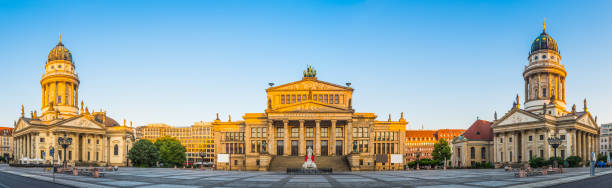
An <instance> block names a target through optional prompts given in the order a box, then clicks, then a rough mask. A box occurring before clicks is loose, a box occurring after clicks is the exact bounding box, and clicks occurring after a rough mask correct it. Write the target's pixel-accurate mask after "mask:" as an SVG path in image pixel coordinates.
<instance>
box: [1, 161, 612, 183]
mask: <svg viewBox="0 0 612 188" xmlns="http://www.w3.org/2000/svg"><path fill="white" fill-rule="evenodd" d="M0 171H2V172H6V173H11V174H15V175H21V176H26V177H31V178H35V179H40V180H46V181H52V178H51V173H50V172H44V170H43V169H42V168H12V167H8V166H2V167H0ZM610 173H612V170H608V169H598V170H597V175H604V174H610ZM588 176H589V175H588V168H571V169H566V173H563V174H556V175H547V176H536V177H528V178H516V177H514V174H512V173H510V172H504V170H503V169H462V170H447V171H443V170H421V171H377V172H345V173H335V174H332V175H287V174H285V173H282V172H248V171H246V172H245V171H242V172H240V171H208V170H191V169H188V170H182V169H179V170H174V169H165V168H121V169H120V170H119V171H118V172H113V173H109V174H107V175H106V176H105V177H104V178H91V177H84V176H71V175H63V174H56V182H58V183H61V184H67V185H72V186H77V187H139V188H155V187H160V188H161V187H164V188H192V187H193V188H195V187H292V188H293V187H351V188H353V187H513V186H516V187H542V186H550V185H555V184H559V183H564V182H571V181H576V180H581V179H585V178H587V177H588Z"/></svg>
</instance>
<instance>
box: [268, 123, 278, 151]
mask: <svg viewBox="0 0 612 188" xmlns="http://www.w3.org/2000/svg"><path fill="white" fill-rule="evenodd" d="M275 130H276V129H275V128H274V121H273V120H268V140H269V141H268V152H270V154H272V155H276V148H275V147H273V145H276V142H275V141H274V140H275V139H274V138H275V137H276V134H274V132H276V131H275Z"/></svg>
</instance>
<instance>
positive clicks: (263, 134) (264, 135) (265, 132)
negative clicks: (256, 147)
mask: <svg viewBox="0 0 612 188" xmlns="http://www.w3.org/2000/svg"><path fill="white" fill-rule="evenodd" d="M261 137H262V138H267V137H268V128H265V127H264V128H261Z"/></svg>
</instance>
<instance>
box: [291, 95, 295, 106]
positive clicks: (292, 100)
mask: <svg viewBox="0 0 612 188" xmlns="http://www.w3.org/2000/svg"><path fill="white" fill-rule="evenodd" d="M293 103H295V95H291V104H293Z"/></svg>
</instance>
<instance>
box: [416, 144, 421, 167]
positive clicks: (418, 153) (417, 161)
mask: <svg viewBox="0 0 612 188" xmlns="http://www.w3.org/2000/svg"><path fill="white" fill-rule="evenodd" d="M416 157H417V160H416V163H417V167H416V169H417V170H419V159H420V158H421V148H417V152H416Z"/></svg>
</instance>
